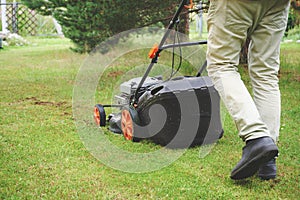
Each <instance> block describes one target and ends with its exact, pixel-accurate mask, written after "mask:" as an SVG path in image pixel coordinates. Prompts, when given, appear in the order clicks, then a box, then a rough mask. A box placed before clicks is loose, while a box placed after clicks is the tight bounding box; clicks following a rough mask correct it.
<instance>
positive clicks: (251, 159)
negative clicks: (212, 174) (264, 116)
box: [230, 137, 278, 180]
mask: <svg viewBox="0 0 300 200" xmlns="http://www.w3.org/2000/svg"><path fill="white" fill-rule="evenodd" d="M277 155H278V148H277V146H276V144H275V143H274V142H273V140H272V138H270V137H262V138H257V139H254V140H250V141H247V143H246V146H244V148H243V155H242V159H241V160H240V161H239V163H238V164H237V165H236V166H235V167H234V169H233V170H232V172H231V176H230V177H231V178H232V179H234V180H239V179H244V178H248V177H250V176H253V175H254V174H255V173H256V172H257V171H258V169H259V167H260V166H261V165H263V164H265V163H267V162H268V161H270V160H271V159H272V158H274V157H275V156H277Z"/></svg>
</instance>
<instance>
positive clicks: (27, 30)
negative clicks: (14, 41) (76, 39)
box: [0, 2, 63, 36]
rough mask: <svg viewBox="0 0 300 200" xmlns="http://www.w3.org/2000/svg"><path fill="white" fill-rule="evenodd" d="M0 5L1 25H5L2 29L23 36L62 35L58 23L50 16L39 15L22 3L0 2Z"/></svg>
mask: <svg viewBox="0 0 300 200" xmlns="http://www.w3.org/2000/svg"><path fill="white" fill-rule="evenodd" d="M0 5H1V16H2V17H1V21H2V27H4V26H5V28H2V31H3V29H6V30H7V31H9V32H11V33H17V34H20V35H23V36H27V35H32V36H39V35H42V36H44V35H46V36H47V35H51V36H53V35H55V36H57V35H60V36H62V35H63V34H62V31H61V27H60V25H59V24H58V23H57V21H56V20H55V19H54V18H53V17H51V16H46V17H45V16H41V15H39V14H38V13H37V12H36V11H34V10H31V9H29V8H28V7H26V6H25V5H24V4H22V3H17V2H15V3H5V4H3V3H2V4H1V3H0ZM3 19H4V20H3ZM3 24H5V25H3Z"/></svg>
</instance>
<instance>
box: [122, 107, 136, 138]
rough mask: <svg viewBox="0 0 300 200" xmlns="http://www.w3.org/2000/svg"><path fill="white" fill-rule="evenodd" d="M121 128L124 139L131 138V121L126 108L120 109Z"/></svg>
mask: <svg viewBox="0 0 300 200" xmlns="http://www.w3.org/2000/svg"><path fill="white" fill-rule="evenodd" d="M121 128H122V132H123V135H124V138H125V139H126V140H133V121H132V117H131V114H130V112H129V111H128V110H123V111H122V119H121Z"/></svg>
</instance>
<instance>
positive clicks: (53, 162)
mask: <svg viewBox="0 0 300 200" xmlns="http://www.w3.org/2000/svg"><path fill="white" fill-rule="evenodd" d="M30 40H31V45H29V46H26V47H10V48H5V49H4V50H0V80H1V81H0V153H1V158H0V199H299V195H300V192H299V191H300V187H299V177H300V170H299V166H300V162H299V155H300V150H299V140H300V139H299V119H300V115H299V113H300V106H299V98H300V83H299V82H300V45H299V43H284V44H282V51H281V60H282V68H281V71H280V87H281V92H282V125H281V136H280V142H279V148H280V157H279V158H278V160H277V163H278V178H277V179H276V180H271V181H261V180H259V179H258V178H257V177H255V176H254V177H251V178H249V179H247V180H244V181H239V182H235V181H233V180H231V179H230V177H229V175H230V172H231V169H232V168H233V167H234V166H235V164H236V163H237V162H238V160H239V159H240V156H241V148H242V147H243V143H242V142H241V140H240V139H239V138H238V136H237V131H236V129H235V126H234V124H233V122H232V120H231V119H230V118H229V117H228V116H227V117H226V119H225V121H224V129H225V135H224V137H223V138H222V139H221V140H220V141H219V142H218V143H217V145H216V146H215V147H214V148H213V150H212V151H211V152H210V154H209V155H207V156H205V157H204V158H199V151H200V150H201V148H200V147H196V148H192V149H188V150H187V151H186V152H185V153H184V154H183V155H182V156H181V157H180V158H179V159H178V160H176V161H175V162H173V163H172V164H171V165H169V166H167V167H165V168H162V169H160V170H157V171H154V172H148V173H126V172H122V171H118V170H114V169H112V168H110V167H108V166H106V165H104V164H103V163H102V162H100V161H99V160H97V159H96V158H95V157H94V156H92V155H91V153H90V152H89V151H88V150H87V149H86V148H85V146H84V145H83V143H82V141H81V140H80V137H79V135H78V133H77V129H76V126H75V123H74V118H73V115H72V95H73V86H74V81H75V79H76V75H77V73H78V70H79V68H80V66H81V65H82V63H83V62H84V60H85V58H86V57H87V56H86V55H79V54H76V53H73V52H72V51H71V50H69V46H70V45H71V44H70V42H69V41H68V40H66V39H33V38H31V39H30ZM134 58H135V57H132V58H131V59H134ZM129 63H130V62H129ZM122 67H124V69H126V67H128V66H122ZM241 73H242V75H243V77H244V79H245V81H246V82H248V81H249V80H248V79H247V76H246V73H247V72H246V71H245V70H244V69H241ZM114 75H117V76H118V75H120V74H114ZM108 77H109V76H108ZM111 82H112V81H111V79H110V78H108V79H107V83H101V84H103V85H102V86H103V87H104V88H105V87H106V86H110V84H111ZM99 134H100V132H99ZM105 135H106V136H107V137H109V139H110V140H111V141H112V142H115V143H116V145H119V146H120V147H122V146H123V145H124V148H127V149H138V150H139V151H148V150H153V149H157V148H160V147H159V146H157V145H154V144H151V143H145V142H144V143H131V142H128V141H124V140H123V139H122V138H121V137H120V136H117V135H113V134H110V133H109V132H108V131H106V130H105Z"/></svg>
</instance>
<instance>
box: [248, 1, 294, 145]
mask: <svg viewBox="0 0 300 200" xmlns="http://www.w3.org/2000/svg"><path fill="white" fill-rule="evenodd" d="M288 5H289V1H288V0H278V1H277V3H276V4H275V5H274V6H273V7H272V9H270V10H269V11H268V12H267V13H266V14H265V17H263V18H262V20H261V21H260V23H259V24H258V26H257V27H256V29H255V30H254V31H253V33H252V34H251V43H250V46H249V57H248V58H249V74H250V77H251V82H252V88H253V95H254V102H255V104H256V107H257V109H258V111H259V114H260V116H261V118H262V120H263V122H264V123H265V124H266V125H267V127H268V130H269V131H270V134H271V137H272V138H273V140H274V141H275V142H276V141H277V139H278V137H279V128H280V110H281V109H280V91H279V86H278V77H277V75H278V71H279V53H280V42H281V39H282V37H283V34H284V32H285V28H286V23H287V15H288V10H289V9H288V8H289V6H288Z"/></svg>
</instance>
